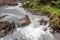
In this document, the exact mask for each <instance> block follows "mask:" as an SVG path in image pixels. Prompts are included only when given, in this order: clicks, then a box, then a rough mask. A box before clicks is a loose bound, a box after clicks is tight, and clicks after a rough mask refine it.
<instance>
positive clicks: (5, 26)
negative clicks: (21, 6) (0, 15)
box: [0, 21, 15, 37]
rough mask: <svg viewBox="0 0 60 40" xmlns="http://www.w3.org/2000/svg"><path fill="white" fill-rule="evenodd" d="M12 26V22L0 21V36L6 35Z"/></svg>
mask: <svg viewBox="0 0 60 40" xmlns="http://www.w3.org/2000/svg"><path fill="white" fill-rule="evenodd" d="M14 28H15V24H14V23H10V22H8V21H5V22H0V37H4V36H6V35H7V34H8V33H9V32H10V31H13V30H14Z"/></svg>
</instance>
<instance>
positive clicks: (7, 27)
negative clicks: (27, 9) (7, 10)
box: [0, 15, 30, 37]
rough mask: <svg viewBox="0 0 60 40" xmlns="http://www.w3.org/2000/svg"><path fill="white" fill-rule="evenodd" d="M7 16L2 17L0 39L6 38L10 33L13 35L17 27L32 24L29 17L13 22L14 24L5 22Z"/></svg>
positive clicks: (0, 20) (0, 18)
mask: <svg viewBox="0 0 60 40" xmlns="http://www.w3.org/2000/svg"><path fill="white" fill-rule="evenodd" d="M5 16H8V15H3V16H1V17H0V37H4V36H6V35H7V34H8V33H10V32H12V33H13V31H14V29H15V28H16V26H15V25H17V26H18V27H23V26H27V25H29V24H30V19H29V18H28V16H27V15H26V16H25V17H24V18H22V19H20V20H16V21H13V22H9V21H7V20H3V18H4V17H5ZM2 20H3V21H2Z"/></svg>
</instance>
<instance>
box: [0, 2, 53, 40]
mask: <svg viewBox="0 0 60 40" xmlns="http://www.w3.org/2000/svg"><path fill="white" fill-rule="evenodd" d="M19 6H21V3H20V4H19V5H18V6H8V5H6V6H3V7H0V16H2V15H9V16H6V17H5V18H4V20H8V21H10V22H11V21H15V20H19V19H21V18H23V17H24V16H25V15H28V16H29V18H30V20H31V23H30V24H29V25H28V26H25V27H22V28H21V27H20V28H16V30H15V31H14V32H13V34H8V35H7V36H6V37H3V38H1V39H0V40H15V39H16V38H17V39H18V40H53V35H52V34H51V33H50V30H49V27H48V25H49V23H47V25H46V26H43V25H40V24H39V22H38V21H39V20H40V19H41V18H44V19H45V20H49V18H48V17H46V16H37V15H32V14H31V13H30V12H27V11H26V10H24V8H22V7H19ZM44 28H47V31H44Z"/></svg>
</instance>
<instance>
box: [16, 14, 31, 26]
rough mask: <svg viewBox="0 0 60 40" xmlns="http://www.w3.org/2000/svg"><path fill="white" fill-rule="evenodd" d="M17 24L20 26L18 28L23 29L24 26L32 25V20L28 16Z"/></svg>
mask: <svg viewBox="0 0 60 40" xmlns="http://www.w3.org/2000/svg"><path fill="white" fill-rule="evenodd" d="M15 23H16V24H17V25H18V27H23V26H27V25H29V24H30V19H29V18H28V16H27V15H25V17H24V18H22V19H20V20H17V21H15Z"/></svg>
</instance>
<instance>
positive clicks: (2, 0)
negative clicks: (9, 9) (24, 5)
mask: <svg viewBox="0 0 60 40" xmlns="http://www.w3.org/2000/svg"><path fill="white" fill-rule="evenodd" d="M19 1H20V0H0V6H2V5H8V4H13V5H14V4H16V3H17V2H19Z"/></svg>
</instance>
